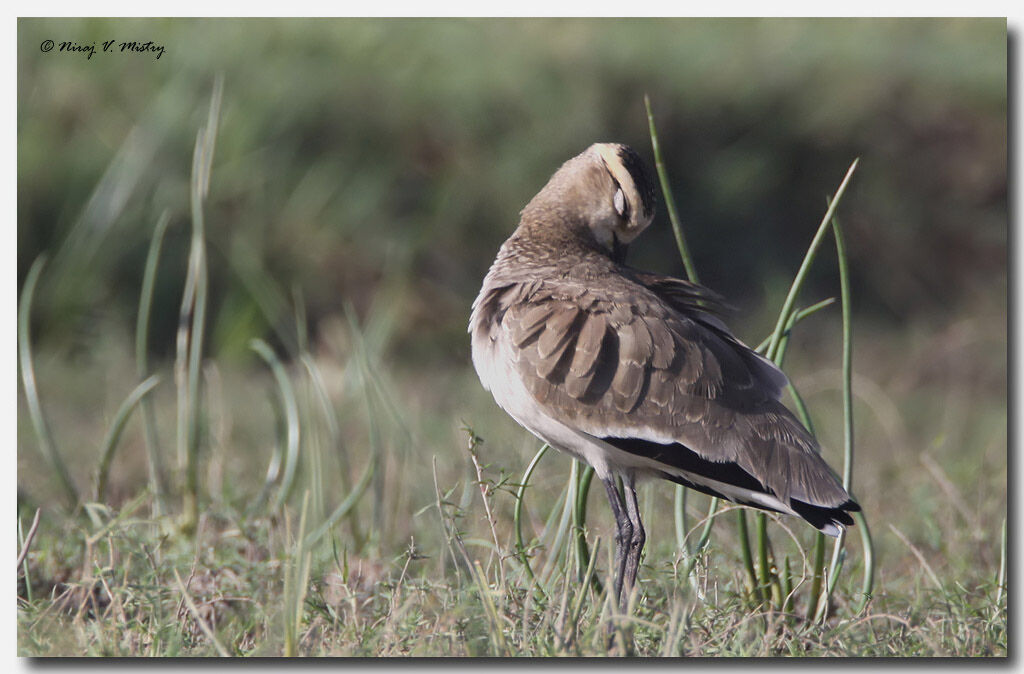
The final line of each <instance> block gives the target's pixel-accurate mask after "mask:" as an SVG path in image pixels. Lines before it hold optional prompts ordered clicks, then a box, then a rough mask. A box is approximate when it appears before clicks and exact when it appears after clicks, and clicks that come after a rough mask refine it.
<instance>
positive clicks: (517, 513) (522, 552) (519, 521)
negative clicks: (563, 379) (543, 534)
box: [512, 443, 551, 598]
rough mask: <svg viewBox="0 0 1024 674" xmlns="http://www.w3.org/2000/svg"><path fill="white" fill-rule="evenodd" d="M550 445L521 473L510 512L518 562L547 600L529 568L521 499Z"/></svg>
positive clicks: (531, 569)
mask: <svg viewBox="0 0 1024 674" xmlns="http://www.w3.org/2000/svg"><path fill="white" fill-rule="evenodd" d="M550 447H551V445H549V444H547V443H544V446H542V447H541V448H540V449H539V450H538V451H537V454H536V455H534V457H533V460H532V461H530V464H529V465H528V466H527V467H526V471H525V472H524V473H523V479H522V480H520V482H519V488H518V489H516V504H515V509H514V510H513V512H512V524H513V527H514V530H515V535H516V555H517V556H518V557H519V561H520V562H522V564H523V569H525V570H526V575H527V576H528V577H529V578H530V580H531V581H533V582H534V583H535V584H536V587H537V590H538V591H539V592H540V593H541V594H542V595H543V596H544V597H545V598H547V593H546V592H544V588H542V587H541V586H540V584H539V583H537V582H536V581H537V577H536V576H535V575H534V573H533V567H532V566H530V554H529V551H528V550H527V548H526V544H525V543H524V542H523V499H524V498H525V496H526V487H527V485H529V484H530V478H531V477H533V471H534V469H535V468H536V467H537V464H538V463H540V460H541V458H543V457H544V455H545V454H546V453H547V451H548V449H550Z"/></svg>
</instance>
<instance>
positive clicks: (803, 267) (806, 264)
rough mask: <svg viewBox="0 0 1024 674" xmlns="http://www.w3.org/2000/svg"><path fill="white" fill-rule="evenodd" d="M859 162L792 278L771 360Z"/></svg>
mask: <svg viewBox="0 0 1024 674" xmlns="http://www.w3.org/2000/svg"><path fill="white" fill-rule="evenodd" d="M859 161H860V160H859V159H854V160H853V163H852V164H850V168H849V169H847V171H846V175H845V176H844V177H843V181H842V182H841V183H840V184H839V189H837V190H836V194H835V196H834V197H833V198H832V199H831V200H830V202H829V206H828V210H827V211H825V216H824V217H823V218H822V219H821V224H820V225H819V226H818V231H817V232H816V233H815V235H814V238H813V239H812V240H811V245H810V246H809V247H808V249H807V253H806V254H805V255H804V259H803V262H802V263H801V264H800V269H799V270H798V271H797V273H796V276H795V277H794V278H793V284H792V285H791V286H790V288H789V294H787V295H786V299H785V301H784V302H783V304H782V311H780V312H779V319H778V321H777V322H776V323H775V331H774V332H773V333H772V339H771V342H769V344H768V350H767V353H766V355H767V357H768V358H769V359H771V360H774V359H775V352H776V350H777V349H778V346H779V340H781V339H782V333H783V332H784V331H785V327H786V324H787V322H788V321H789V317H790V313H791V312H792V311H793V304H794V303H795V302H796V298H797V295H799V294H800V289H801V288H802V287H803V284H804V280H805V279H806V278H807V271H808V270H809V269H810V267H811V263H812V262H813V261H814V257H815V255H816V254H817V252H818V248H819V247H820V246H821V241H822V239H823V238H824V236H825V232H827V231H828V227H829V224H830V223H831V221H832V216H833V215H834V214H835V212H836V207H838V206H839V201H840V200H841V199H842V198H843V194H844V193H845V192H846V186H847V185H848V184H849V183H850V178H852V177H853V172H854V171H855V170H856V168H857V162H859Z"/></svg>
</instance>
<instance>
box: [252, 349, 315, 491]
mask: <svg viewBox="0 0 1024 674" xmlns="http://www.w3.org/2000/svg"><path fill="white" fill-rule="evenodd" d="M249 346H250V347H251V348H252V350H253V351H255V352H256V353H258V354H259V355H260V358H262V359H263V360H264V361H266V363H267V365H269V366H270V371H271V372H272V373H273V375H274V381H275V382H276V383H277V393H278V395H279V396H280V399H281V406H282V407H283V408H284V413H285V428H286V440H285V449H284V474H283V475H282V477H281V486H280V488H279V489H278V491H277V498H276V499H275V500H274V506H273V507H274V510H277V509H278V508H280V507H281V506H282V505H283V504H284V502H285V500H287V498H288V495H289V494H290V493H291V490H292V486H293V485H294V484H295V469H296V466H298V464H299V448H300V445H301V439H302V438H301V433H300V430H301V429H300V428H299V404H298V401H297V399H296V397H295V389H294V388H293V387H292V382H291V380H290V379H289V378H288V373H287V372H285V369H284V365H282V364H281V360H280V359H279V358H278V357H277V354H275V353H274V350H273V349H271V348H270V345H268V344H267V343H266V342H264V341H263V340H262V339H254V340H252V341H251V342H249Z"/></svg>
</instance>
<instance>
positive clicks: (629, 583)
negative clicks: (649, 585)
mask: <svg viewBox="0 0 1024 674" xmlns="http://www.w3.org/2000/svg"><path fill="white" fill-rule="evenodd" d="M622 487H623V489H622V490H623V491H624V492H625V495H626V516H627V517H628V518H629V522H630V533H631V536H630V538H629V540H628V541H627V543H626V544H627V545H628V546H629V547H628V548H627V551H626V559H625V564H624V565H623V566H624V569H623V570H624V574H623V575H624V577H623V580H622V590H623V591H624V593H625V594H624V596H623V598H622V601H623V604H624V605H625V606H628V605H629V595H630V593H631V592H632V591H633V585H634V583H636V572H637V570H638V569H639V568H640V553H641V552H643V549H644V543H645V542H646V540H647V534H646V533H645V532H644V524H643V522H642V521H641V520H640V506H639V504H638V503H637V500H636V488H635V487H634V486H633V478H632V477H629V478H628V479H625V480H623V484H622Z"/></svg>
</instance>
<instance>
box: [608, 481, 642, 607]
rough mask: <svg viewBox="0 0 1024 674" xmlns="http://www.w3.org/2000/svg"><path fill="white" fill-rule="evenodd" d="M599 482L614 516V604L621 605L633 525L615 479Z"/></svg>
mask: <svg viewBox="0 0 1024 674" xmlns="http://www.w3.org/2000/svg"><path fill="white" fill-rule="evenodd" d="M601 481H602V482H604V488H605V491H607V492H608V502H609V503H610V504H611V506H612V515H614V516H615V603H616V604H617V605H621V598H622V581H623V578H624V577H625V575H626V563H627V550H628V549H629V547H630V545H631V542H632V540H633V524H632V522H631V521H630V516H629V515H628V514H627V512H626V506H625V504H623V502H622V496H621V495H620V494H619V490H618V488H617V487H616V486H615V478H614V477H608V478H606V479H602V480H601ZM627 493H628V490H627ZM634 498H635V497H634ZM635 575H636V574H635V571H634V576H635Z"/></svg>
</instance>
